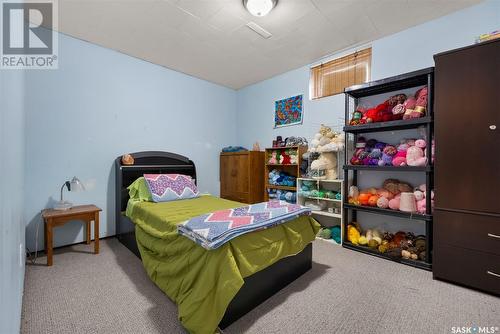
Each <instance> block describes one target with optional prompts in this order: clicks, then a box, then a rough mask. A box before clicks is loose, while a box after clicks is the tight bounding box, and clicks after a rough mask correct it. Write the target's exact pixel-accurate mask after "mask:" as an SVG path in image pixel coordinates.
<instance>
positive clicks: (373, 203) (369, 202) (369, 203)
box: [368, 195, 378, 206]
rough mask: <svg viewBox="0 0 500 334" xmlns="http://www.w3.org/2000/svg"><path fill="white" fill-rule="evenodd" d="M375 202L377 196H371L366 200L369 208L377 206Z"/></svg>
mask: <svg viewBox="0 0 500 334" xmlns="http://www.w3.org/2000/svg"><path fill="white" fill-rule="evenodd" d="M377 201H378V196H377V195H372V196H370V198H369V199H368V205H369V206H377Z"/></svg>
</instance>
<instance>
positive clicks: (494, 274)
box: [486, 270, 500, 278]
mask: <svg viewBox="0 0 500 334" xmlns="http://www.w3.org/2000/svg"><path fill="white" fill-rule="evenodd" d="M486 273H487V274H488V275H491V276H495V277H498V278H500V274H497V273H494V272H492V271H489V270H487V271H486Z"/></svg>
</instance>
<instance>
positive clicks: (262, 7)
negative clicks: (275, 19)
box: [243, 0, 278, 16]
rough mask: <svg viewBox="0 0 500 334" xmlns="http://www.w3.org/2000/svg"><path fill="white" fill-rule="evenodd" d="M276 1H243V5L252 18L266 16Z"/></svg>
mask: <svg viewBox="0 0 500 334" xmlns="http://www.w3.org/2000/svg"><path fill="white" fill-rule="evenodd" d="M277 2H278V0H243V5H244V6H245V8H246V9H247V10H248V11H249V12H250V14H252V15H253V16H266V15H267V14H269V12H270V11H271V10H272V9H273V8H274V7H275V6H276V4H277Z"/></svg>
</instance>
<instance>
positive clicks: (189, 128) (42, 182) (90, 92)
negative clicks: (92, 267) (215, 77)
mask: <svg viewBox="0 0 500 334" xmlns="http://www.w3.org/2000/svg"><path fill="white" fill-rule="evenodd" d="M59 48H60V50H59V69H58V70H54V71H30V72H29V73H28V76H27V79H26V82H27V90H28V92H29V98H28V99H27V104H26V118H27V123H26V140H27V145H26V160H27V161H26V163H27V168H26V184H27V191H26V194H25V202H26V208H25V212H26V217H27V219H28V227H27V240H26V241H27V244H28V246H29V247H30V248H31V249H34V248H35V246H34V243H35V237H34V235H35V233H34V231H35V229H36V226H37V224H39V223H40V214H39V213H40V210H41V209H43V208H46V207H50V206H51V205H53V202H54V201H56V200H58V199H59V189H60V187H61V184H62V183H63V182H64V181H65V180H68V179H70V178H71V177H72V176H74V175H76V176H77V177H79V178H80V179H81V180H82V181H83V182H84V183H86V184H87V191H85V192H79V193H75V192H73V193H67V192H66V193H65V196H66V197H65V199H68V200H70V201H72V202H74V203H75V204H86V203H95V204H96V205H98V206H99V207H101V208H102V209H103V212H102V213H101V229H100V236H101V237H105V236H110V235H114V233H115V227H114V213H113V210H114V184H115V182H114V169H113V162H114V159H115V158H116V157H117V156H119V155H122V154H123V153H127V152H135V151H145V150H161V151H171V152H176V153H179V154H182V155H186V156H188V157H190V158H191V159H192V160H193V161H194V162H195V163H196V166H197V171H198V181H199V183H198V184H199V188H200V191H202V192H210V193H212V194H215V195H218V193H219V174H218V170H219V169H218V165H219V161H218V159H219V158H218V154H219V152H220V149H221V148H222V147H223V146H226V145H232V144H235V143H236V128H235V127H234V124H235V123H236V115H235V112H234V110H235V107H236V93H235V91H234V90H231V89H228V88H225V87H222V86H219V85H216V84H212V83H209V82H207V81H203V80H199V79H196V78H193V77H190V76H187V75H185V74H182V73H179V72H175V71H171V70H169V69H166V68H164V67H161V66H157V65H153V64H151V63H148V62H144V61H141V60H138V59H136V58H132V57H129V56H126V55H124V54H121V53H118V52H115V51H112V50H109V49H105V48H102V47H99V46H96V45H93V44H90V43H86V42H83V41H80V40H77V39H74V38H71V37H68V36H65V35H61V34H60V35H59ZM82 232H83V228H82V224H81V223H79V222H73V223H70V224H67V225H65V226H62V227H59V228H57V229H55V236H54V243H55V246H61V245H65V244H70V243H75V242H80V241H82V240H83V234H82ZM42 240H43V238H42V234H41V233H40V235H39V239H38V248H39V249H41V248H42V247H43V242H42Z"/></svg>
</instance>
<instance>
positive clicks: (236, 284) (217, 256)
mask: <svg viewBox="0 0 500 334" xmlns="http://www.w3.org/2000/svg"><path fill="white" fill-rule="evenodd" d="M243 205H244V204H241V203H238V202H232V201H228V200H224V199H220V198H217V197H213V196H201V197H199V198H195V199H187V200H180V201H173V202H164V203H152V202H138V201H132V200H131V201H129V204H128V206H127V212H126V214H127V216H128V217H129V218H131V219H132V221H133V222H134V223H135V224H136V238H137V244H138V246H139V251H140V253H141V256H142V262H143V264H144V267H145V268H146V271H147V273H148V275H149V277H151V279H152V280H153V281H154V282H155V283H156V285H158V287H160V289H162V290H163V291H164V292H165V293H166V294H167V295H168V296H169V297H170V299H172V300H173V301H174V302H175V303H176V304H177V305H178V308H179V315H178V316H179V320H180V321H181V322H182V324H183V325H184V327H185V328H186V329H187V330H188V331H189V332H191V333H209V334H212V333H214V331H215V330H216V328H217V325H218V324H219V322H220V321H221V319H222V317H223V316H224V313H225V310H226V308H227V306H228V305H229V303H230V301H231V300H232V299H233V298H234V296H235V295H236V293H237V292H238V290H239V289H240V288H241V286H242V285H243V279H244V278H245V277H247V276H250V275H252V274H254V273H256V272H258V271H260V270H262V269H264V268H266V267H268V266H269V265H271V264H273V263H275V262H276V261H278V260H280V259H282V258H284V257H286V256H290V255H295V254H297V253H299V252H300V251H302V250H303V249H304V247H305V246H306V245H307V244H308V243H310V242H311V241H313V240H314V238H315V235H316V233H317V232H318V229H319V224H318V223H317V222H316V221H315V220H314V219H313V218H311V217H309V216H302V217H299V218H297V219H295V220H292V221H289V222H287V223H285V224H283V225H278V226H275V227H272V228H269V229H267V230H261V231H257V232H251V233H247V234H245V235H242V236H239V237H237V238H235V239H233V240H231V241H229V242H228V243H226V244H224V245H223V246H221V247H219V248H217V249H215V250H206V249H204V248H203V247H201V246H199V245H197V244H196V243H194V242H193V241H191V240H189V239H187V238H185V237H183V236H180V235H178V234H177V224H179V223H181V222H184V221H186V220H187V219H189V218H191V217H195V216H198V215H201V214H204V213H208V212H212V211H215V210H221V209H229V208H235V207H241V206H243Z"/></svg>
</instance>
